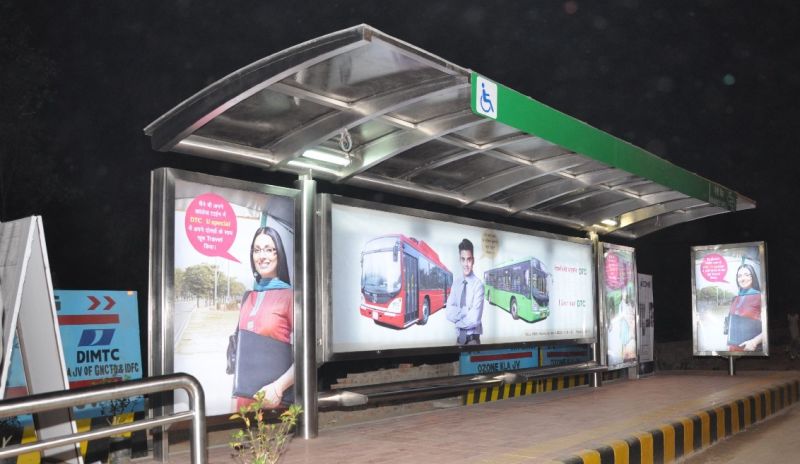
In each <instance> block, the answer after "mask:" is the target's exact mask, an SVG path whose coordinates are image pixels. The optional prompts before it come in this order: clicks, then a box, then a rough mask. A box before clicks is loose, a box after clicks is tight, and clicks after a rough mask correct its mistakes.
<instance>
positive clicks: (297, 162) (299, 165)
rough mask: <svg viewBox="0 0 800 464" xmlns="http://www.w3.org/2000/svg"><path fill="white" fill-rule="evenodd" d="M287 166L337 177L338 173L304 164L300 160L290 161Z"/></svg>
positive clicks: (315, 165)
mask: <svg viewBox="0 0 800 464" xmlns="http://www.w3.org/2000/svg"><path fill="white" fill-rule="evenodd" d="M286 164H288V165H289V166H293V167H296V168H303V169H310V170H312V171H319V172H327V173H328V174H334V175H337V176H338V175H339V172H338V171H336V170H335V169H332V168H326V167H325V166H319V165H317V164H312V163H305V162H303V161H300V160H291V161H289V162H288V163H286Z"/></svg>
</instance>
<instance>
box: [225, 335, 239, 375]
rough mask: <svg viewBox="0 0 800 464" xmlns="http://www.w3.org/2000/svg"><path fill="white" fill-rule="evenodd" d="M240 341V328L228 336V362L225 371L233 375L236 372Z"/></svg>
mask: <svg viewBox="0 0 800 464" xmlns="http://www.w3.org/2000/svg"><path fill="white" fill-rule="evenodd" d="M238 343H239V328H238V327H237V328H236V331H235V332H233V334H231V335H230V336H229V337H228V352H227V354H226V355H227V357H228V358H227V361H228V362H227V364H226V365H225V373H226V374H228V375H233V373H234V372H236V345H237V344H238Z"/></svg>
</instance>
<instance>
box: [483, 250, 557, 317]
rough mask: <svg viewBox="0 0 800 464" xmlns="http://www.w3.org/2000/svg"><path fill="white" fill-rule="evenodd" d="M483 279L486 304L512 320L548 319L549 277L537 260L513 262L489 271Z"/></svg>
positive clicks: (531, 258)
mask: <svg viewBox="0 0 800 464" xmlns="http://www.w3.org/2000/svg"><path fill="white" fill-rule="evenodd" d="M483 276H484V287H485V289H486V301H488V302H489V304H491V305H494V306H497V307H500V308H502V309H504V310H506V311H508V312H509V313H511V317H513V318H514V319H522V320H525V321H528V322H537V321H541V320H543V319H546V318H547V316H549V315H550V294H549V287H550V285H551V283H552V275H551V274H550V273H549V272H547V269H546V268H545V266H544V265H543V264H542V262H541V261H539V260H538V259H536V258H533V257H529V258H524V259H520V260H515V261H513V262H510V263H507V264H504V265H502V266H500V267H496V268H493V269H489V270H488V271H486V272H485V273H484V274H483Z"/></svg>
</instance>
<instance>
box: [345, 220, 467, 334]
mask: <svg viewBox="0 0 800 464" xmlns="http://www.w3.org/2000/svg"><path fill="white" fill-rule="evenodd" d="M452 284H453V273H452V272H450V270H448V269H447V266H445V265H444V264H442V262H441V261H440V260H439V255H438V253H436V252H435V251H434V250H433V249H432V248H431V247H430V246H428V244H427V243H425V242H424V241H421V240H417V239H415V238H413V237H406V236H405V235H402V234H391V235H382V236H379V237H375V238H373V239H371V240H369V241H368V242H367V243H366V244H365V245H364V249H363V251H362V252H361V305H360V307H359V310H360V311H361V314H362V315H363V316H365V317H368V318H370V319H372V320H373V321H374V322H375V323H376V324H380V325H384V326H389V327H394V328H397V329H404V328H406V327H409V326H411V325H413V324H419V325H425V323H427V322H428V318H429V317H430V316H431V314H433V313H435V312H437V311H438V310H440V309H442V308H443V307H444V306H445V302H446V301H447V294H448V293H449V291H450V287H451V286H452Z"/></svg>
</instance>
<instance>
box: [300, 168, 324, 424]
mask: <svg viewBox="0 0 800 464" xmlns="http://www.w3.org/2000/svg"><path fill="white" fill-rule="evenodd" d="M295 187H296V188H297V189H298V190H300V195H299V196H298V197H297V198H298V200H297V201H298V202H299V205H298V206H297V223H296V226H295V228H296V230H297V231H299V233H298V234H296V237H297V240H298V244H299V246H298V247H296V249H297V250H298V253H297V254H296V255H295V259H297V260H298V264H299V266H296V267H295V269H297V270H298V272H299V273H300V279H299V288H297V290H299V291H300V297H299V300H300V308H299V311H298V310H297V309H296V310H295V312H294V313H295V329H294V334H295V343H294V351H295V352H294V360H295V376H296V379H295V384H296V385H295V392H296V395H297V396H298V401H299V402H300V404H301V405H302V406H303V415H302V416H301V417H300V423H299V426H298V435H300V436H301V437H302V438H305V439H309V438H314V437H316V436H317V433H318V431H319V430H318V429H319V421H318V411H317V356H316V343H315V342H316V320H317V316H316V305H315V302H316V294H315V293H316V282H315V279H314V277H315V273H314V236H315V233H314V215H315V212H316V208H315V207H316V205H315V200H316V196H317V183H316V181H314V180H313V179H312V178H311V174H308V175H302V176H300V178H299V179H298V180H297V182H295ZM296 280H298V279H296ZM295 301H297V299H295ZM298 316H299V317H298Z"/></svg>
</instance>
